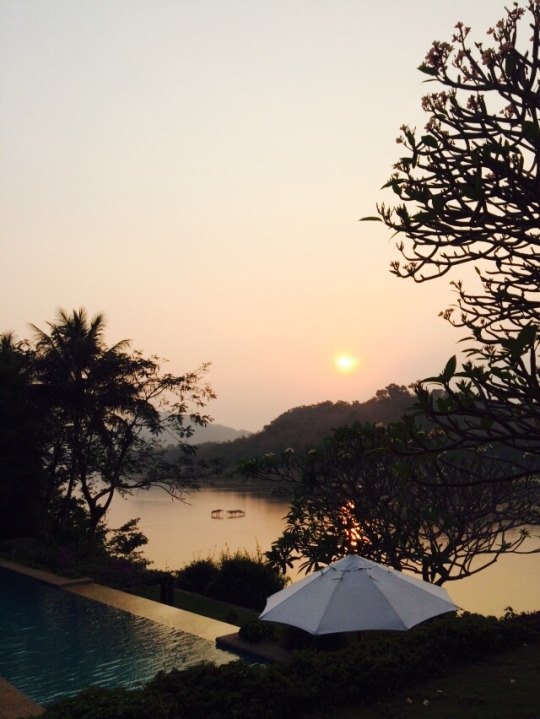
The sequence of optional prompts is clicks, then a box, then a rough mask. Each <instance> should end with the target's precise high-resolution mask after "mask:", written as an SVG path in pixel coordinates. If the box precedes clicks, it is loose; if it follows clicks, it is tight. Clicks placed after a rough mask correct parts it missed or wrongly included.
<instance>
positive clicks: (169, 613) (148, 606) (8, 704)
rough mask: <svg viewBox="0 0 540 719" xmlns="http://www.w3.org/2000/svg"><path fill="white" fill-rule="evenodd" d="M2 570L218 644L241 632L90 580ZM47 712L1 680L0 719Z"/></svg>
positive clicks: (9, 566) (16, 568)
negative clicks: (216, 641) (225, 637)
mask: <svg viewBox="0 0 540 719" xmlns="http://www.w3.org/2000/svg"><path fill="white" fill-rule="evenodd" d="M0 567H3V568H4V569H10V570H12V571H14V572H19V573H20V574H25V575H27V576H29V577H32V578H34V579H36V580H39V581H41V582H46V583H47V584H52V585H54V586H55V587H59V588H60V589H63V590H65V591H68V592H73V593H74V594H80V595H82V596H85V597H88V598H89V599H94V600H96V601H98V602H103V603H104V604H108V605H110V606H113V607H116V608H117V609H123V610H124V611H126V612H130V613H131V614H135V615H136V616H139V617H144V618H145V619H150V620H151V621H153V622H158V623H159V624H165V625H167V626H169V627H173V628H175V629H180V630H181V631H183V632H187V633H189V634H194V635H196V636H198V637H202V638H203V639H207V640H210V641H215V640H216V639H217V638H218V637H220V636H223V635H228V636H231V634H233V635H234V634H235V633H237V631H238V628H237V627H236V626H234V625H233V624H227V623H226V622H219V621H216V620H214V619H208V618H207V617H202V616H200V615H198V614H192V613H191V612H186V611H184V610H182V609H176V608H175V607H170V606H168V605H166V604H160V603H158V602H153V601H151V600H150V599H144V598H142V597H136V596H134V595H132V594H126V593H125V592H120V591H118V590H116V589H110V588H109V587H104V586H101V585H99V584H96V583H95V582H94V581H93V580H92V579H90V578H88V577H84V578H79V579H67V578H65V577H58V576H56V575H54V574H50V573H49V572H43V571H41V570H39V569H31V568H29V567H23V566H22V565H20V564H15V563H13V562H8V561H5V560H2V559H0ZM223 648H224V649H225V646H223ZM227 648H228V649H233V644H232V643H230V644H229V645H228V646H227ZM236 649H237V650H240V651H241V648H240V647H236ZM43 711H44V710H43V708H42V707H40V706H39V705H37V704H36V703H35V702H33V701H32V700H31V699H29V698H28V697H27V696H25V695H24V694H21V692H19V691H18V690H17V689H15V687H13V686H11V684H8V682H6V681H4V680H3V679H1V678H0V719H19V718H20V717H23V716H24V717H26V716H39V715H40V714H42V713H43Z"/></svg>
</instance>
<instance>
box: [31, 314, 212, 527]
mask: <svg viewBox="0 0 540 719" xmlns="http://www.w3.org/2000/svg"><path fill="white" fill-rule="evenodd" d="M48 326H49V332H48V333H47V332H44V331H42V330H41V329H39V328H38V327H35V326H33V329H34V332H35V335H36V356H37V360H36V368H37V377H38V380H39V382H40V383H41V384H42V386H43V388H44V391H45V392H46V393H47V394H48V399H49V406H50V413H51V416H52V418H53V425H54V427H55V435H54V441H53V442H51V446H50V454H49V466H48V470H49V477H50V479H51V481H50V488H51V493H50V501H51V504H54V502H55V501H58V502H59V505H60V511H59V512H58V513H57V519H58V525H59V526H60V527H61V528H63V527H66V526H67V525H68V522H69V520H70V513H71V512H72V510H73V508H74V505H76V504H77V502H79V503H80V498H81V497H82V500H83V502H84V503H85V506H86V511H87V514H88V524H87V530H88V538H89V539H90V541H93V539H94V537H95V532H96V529H97V527H98V525H99V522H100V521H101V520H102V519H103V516H104V515H105V513H106V511H107V509H108V507H109V505H110V503H111V501H112V499H113V497H114V495H115V493H116V492H121V493H129V492H130V491H132V490H133V489H135V488H138V487H147V486H152V485H159V486H162V487H163V488H164V489H166V491H168V492H169V493H170V494H171V495H172V496H180V495H181V493H182V491H183V490H184V489H185V488H186V486H189V481H191V479H188V478H186V476H185V475H182V473H181V472H179V471H178V468H174V467H171V466H166V465H165V463H163V462H162V461H161V459H160V458H159V456H158V454H157V453H156V451H155V450H156V447H155V441H153V439H152V438H155V437H156V436H157V435H158V434H160V433H161V432H162V431H163V429H164V428H165V426H171V427H172V428H173V429H175V430H176V432H177V436H178V437H179V439H182V437H184V436H185V435H186V434H189V427H187V428H186V427H185V426H183V424H182V423H183V420H184V418H185V415H186V412H187V409H188V406H190V405H192V404H195V405H196V409H195V410H192V412H191V413H190V415H189V416H190V417H191V419H192V420H193V421H194V422H195V423H197V424H206V422H208V421H210V418H209V417H207V416H202V415H200V414H199V411H198V408H200V407H202V406H204V404H205V403H206V400H208V399H211V398H213V397H214V396H215V395H214V393H213V391H212V389H211V388H210V386H209V385H206V386H202V387H201V386H200V385H199V381H200V378H201V376H202V374H204V372H205V371H206V369H207V366H206V365H203V366H202V367H201V368H200V369H199V370H197V371H196V372H190V373H187V374H186V375H183V376H180V377H177V376H174V375H170V374H165V375H163V374H161V371H160V365H159V361H158V358H156V357H152V358H149V359H147V358H144V357H143V356H142V355H141V353H139V352H133V351H128V350H129V345H130V343H129V341H128V340H123V341H121V342H118V343H117V344H115V345H113V346H112V347H107V345H106V343H105V340H104V328H105V319H104V317H103V315H102V314H98V315H96V316H95V317H94V318H93V319H91V320H89V319H88V316H87V313H86V311H85V310H84V309H80V310H78V311H73V312H72V313H71V314H67V313H66V312H65V311H64V310H59V312H58V316H57V320H56V322H54V323H48ZM175 400H176V401H175ZM165 410H167V411H165ZM174 477H176V481H175V480H174ZM78 493H80V494H78Z"/></svg>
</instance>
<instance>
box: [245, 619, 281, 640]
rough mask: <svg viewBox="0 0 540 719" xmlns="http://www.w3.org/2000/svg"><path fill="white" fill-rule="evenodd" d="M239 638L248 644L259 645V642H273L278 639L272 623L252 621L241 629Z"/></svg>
mask: <svg viewBox="0 0 540 719" xmlns="http://www.w3.org/2000/svg"><path fill="white" fill-rule="evenodd" d="M238 636H239V637H240V639H243V640H244V641H246V642H250V643H252V644H257V643H259V642H268V641H273V640H274V639H275V637H276V630H275V627H274V626H273V625H272V624H270V622H263V621H261V620H259V619H252V620H251V621H250V622H246V624H243V625H242V626H241V627H240V630H239V632H238Z"/></svg>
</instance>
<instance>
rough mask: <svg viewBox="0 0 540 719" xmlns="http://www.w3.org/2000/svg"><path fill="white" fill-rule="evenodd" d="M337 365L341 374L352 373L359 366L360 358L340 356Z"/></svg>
mask: <svg viewBox="0 0 540 719" xmlns="http://www.w3.org/2000/svg"><path fill="white" fill-rule="evenodd" d="M335 364H336V367H337V368H338V369H339V370H340V372H352V371H353V370H354V369H356V367H357V366H358V357H351V355H339V357H337V358H336V362H335Z"/></svg>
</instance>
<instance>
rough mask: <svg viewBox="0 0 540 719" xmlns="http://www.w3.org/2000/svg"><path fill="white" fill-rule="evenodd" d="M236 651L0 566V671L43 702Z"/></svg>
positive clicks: (220, 659) (219, 660)
mask: <svg viewBox="0 0 540 719" xmlns="http://www.w3.org/2000/svg"><path fill="white" fill-rule="evenodd" d="M234 658H236V657H234V655H232V654H230V653H229V652H225V651H223V650H221V649H217V648H216V646H215V644H214V643H213V642H211V641H208V640H206V639H202V638H201V637H197V636H194V635H193V634H188V633H186V632H182V631H179V630H177V629H173V628H171V627H168V626H165V625H162V624H158V623H157V622H152V621H150V620H149V619H144V618H142V617H137V616H135V615H133V614H130V613H129V612H124V611H122V610H120V609H116V608H114V607H110V606H108V605H106V604H102V603H101V602H97V601H94V600H92V599H87V598H86V597H81V596H78V595H76V594H72V593H71V592H67V591H63V590H61V589H58V588H56V587H54V586H49V585H47V584H44V583H42V582H39V581H36V580H34V579H32V578H30V577H26V576H23V575H19V574H17V573H16V572H11V571H9V570H6V569H1V568H0V676H1V677H3V678H4V679H5V680H6V681H8V682H9V683H10V684H12V685H13V686H14V687H16V688H17V689H18V690H19V691H20V692H22V693H23V694H26V695H27V696H28V697H30V698H31V699H32V700H33V701H35V702H36V703H37V704H41V705H42V706H44V705H46V704H49V703H51V702H54V701H58V700H59V699H62V698H64V697H67V696H72V695H74V694H77V693H78V692H79V691H81V690H82V689H86V688H87V687H89V686H92V685H94V686H101V687H110V688H112V687H120V686H122V687H127V688H133V687H136V686H139V685H140V684H143V683H145V682H147V681H149V680H150V679H151V678H152V677H154V676H155V675H156V674H157V672H158V671H160V670H162V669H163V670H165V671H168V670H170V669H172V668H173V667H177V668H182V667H185V666H188V665H190V664H194V663H196V662H200V661H212V662H214V663H216V664H223V663H225V662H228V661H230V660H231V659H234Z"/></svg>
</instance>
